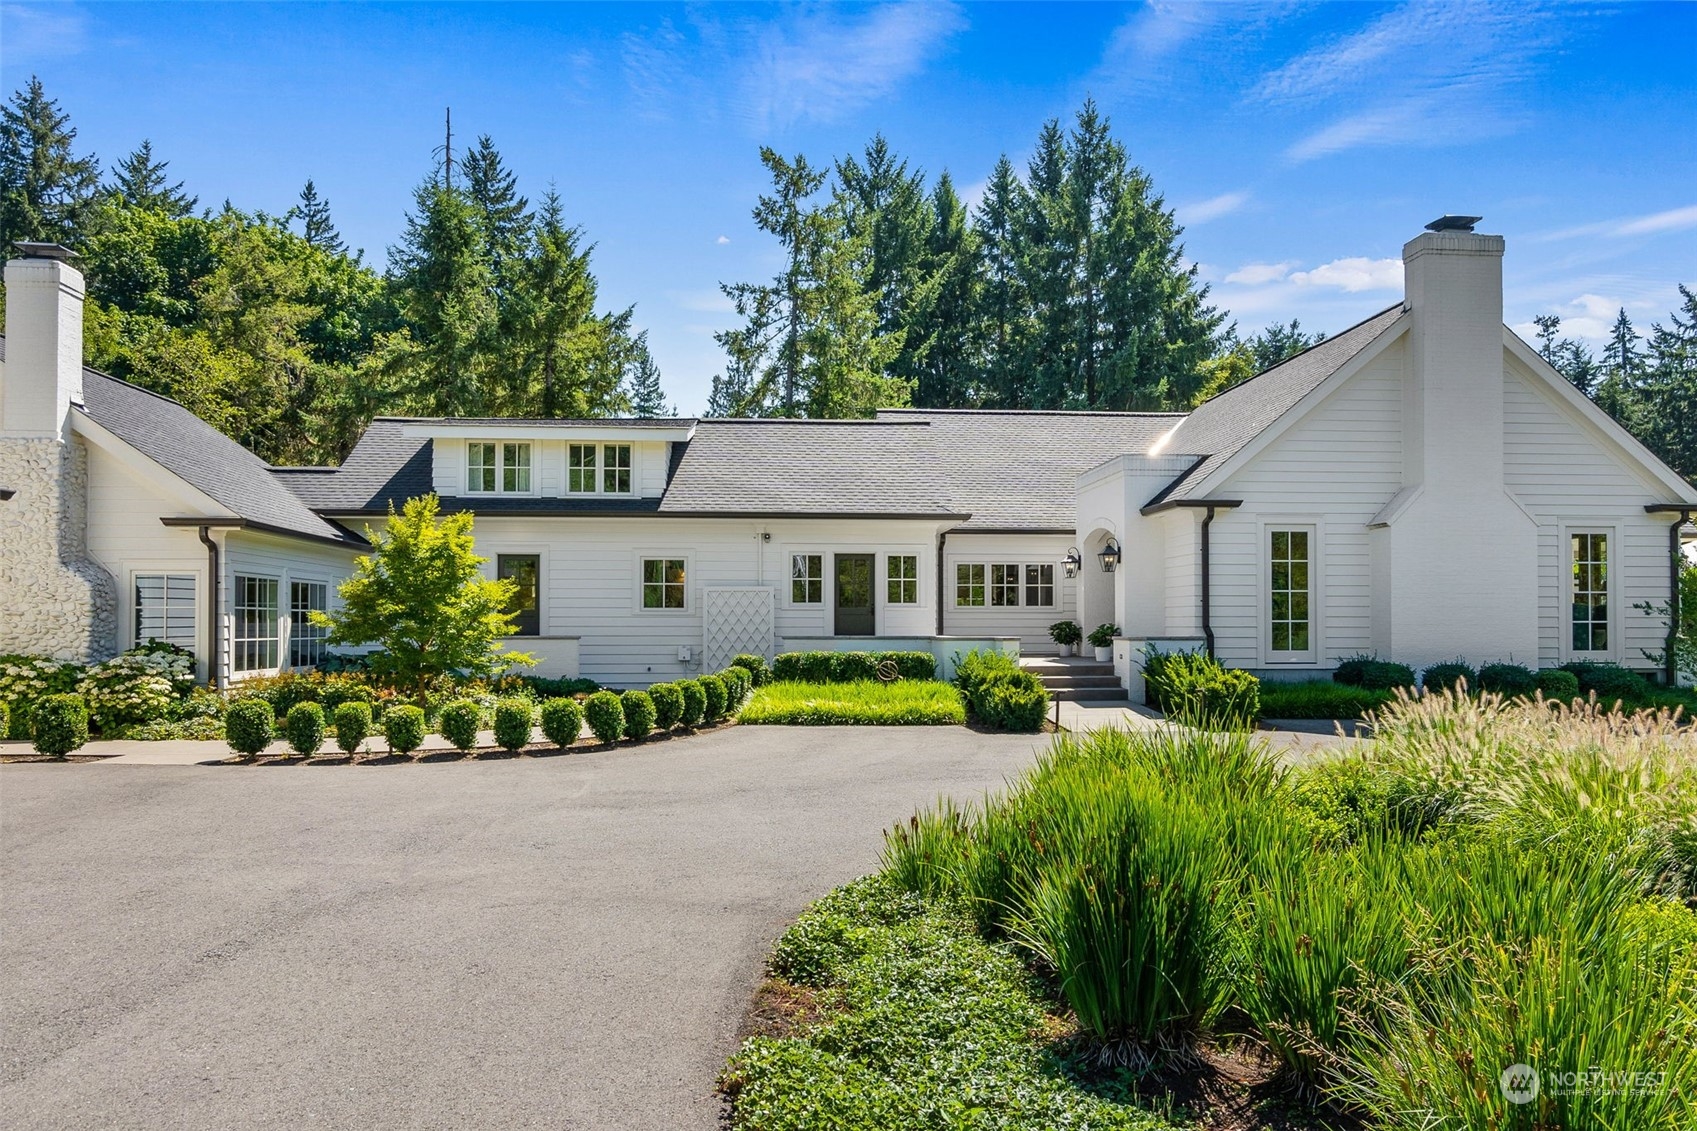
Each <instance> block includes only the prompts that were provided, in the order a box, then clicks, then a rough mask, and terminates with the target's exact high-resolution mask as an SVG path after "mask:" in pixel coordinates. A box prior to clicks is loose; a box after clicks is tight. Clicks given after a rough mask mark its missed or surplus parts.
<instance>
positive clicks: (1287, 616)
mask: <svg viewBox="0 0 1697 1131" xmlns="http://www.w3.org/2000/svg"><path fill="white" fill-rule="evenodd" d="M1267 533H1268V537H1269V540H1270V543H1271V544H1270V546H1269V549H1268V562H1269V571H1270V572H1269V577H1268V585H1267V592H1268V595H1269V603H1270V608H1269V610H1268V611H1269V618H1268V623H1269V625H1270V627H1271V633H1270V640H1269V646H1270V648H1271V650H1272V651H1274V652H1307V651H1309V650H1310V648H1311V643H1310V635H1311V624H1310V619H1309V595H1310V588H1309V567H1310V565H1311V559H1310V556H1309V550H1310V545H1309V544H1310V541H1311V538H1310V532H1309V531H1307V530H1270V531H1268V532H1267Z"/></svg>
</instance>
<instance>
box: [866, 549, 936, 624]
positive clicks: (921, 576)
mask: <svg viewBox="0 0 1697 1131" xmlns="http://www.w3.org/2000/svg"><path fill="white" fill-rule="evenodd" d="M878 556H879V558H880V559H881V560H880V562H879V565H880V567H881V569H882V573H883V580H884V594H883V596H884V600H883V602H882V605H892V606H894V607H895V608H898V609H916V608H919V607H920V606H921V605H923V604H924V603H925V565H924V558H923V556H922V555H921V554H920V553H919V551H917V550H915V551H913V552H911V553H903V552H901V551H893V552H890V553H885V554H880V555H878ZM891 558H912V559H913V600H911V601H892V600H890V599H889V598H890V559H891Z"/></svg>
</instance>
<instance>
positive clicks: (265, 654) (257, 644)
mask: <svg viewBox="0 0 1697 1131" xmlns="http://www.w3.org/2000/svg"><path fill="white" fill-rule="evenodd" d="M230 611H231V613H232V614H233V618H234V620H235V631H234V632H233V633H232V634H231V637H230V645H231V649H232V650H233V651H234V653H235V669H236V671H238V672H262V671H270V670H272V669H273V668H275V667H276V666H277V647H278V643H279V641H278V629H279V628H280V626H281V618H280V617H279V616H278V615H277V579H276V578H275V577H250V576H248V575H246V574H240V573H238V574H236V587H235V594H234V599H233V601H232V605H231V610H230Z"/></svg>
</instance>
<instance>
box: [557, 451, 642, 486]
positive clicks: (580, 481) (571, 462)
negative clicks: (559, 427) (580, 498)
mask: <svg viewBox="0 0 1697 1131" xmlns="http://www.w3.org/2000/svg"><path fill="white" fill-rule="evenodd" d="M566 492H567V493H568V494H571V495H593V494H595V493H597V492H599V493H601V494H603V495H628V494H630V493H631V454H630V445H629V444H567V445H566Z"/></svg>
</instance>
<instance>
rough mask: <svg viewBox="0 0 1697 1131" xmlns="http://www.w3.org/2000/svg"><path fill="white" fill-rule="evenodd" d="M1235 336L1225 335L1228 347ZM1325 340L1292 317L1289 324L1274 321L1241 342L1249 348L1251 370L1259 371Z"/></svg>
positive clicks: (1324, 337) (1321, 335)
mask: <svg viewBox="0 0 1697 1131" xmlns="http://www.w3.org/2000/svg"><path fill="white" fill-rule="evenodd" d="M1235 337H1236V335H1235V334H1228V335H1227V339H1228V341H1227V344H1228V347H1229V345H1230V344H1231V341H1232V340H1234V339H1235ZM1325 340H1326V335H1325V334H1323V333H1314V334H1310V333H1308V332H1307V331H1305V330H1303V328H1302V322H1301V321H1300V320H1298V319H1295V318H1292V319H1291V320H1290V324H1289V325H1286V324H1285V323H1283V322H1275V323H1273V324H1272V325H1271V326H1268V327H1266V328H1265V329H1263V330H1261V331H1260V332H1259V333H1257V334H1255V335H1254V336H1253V337H1250V338H1247V339H1245V340H1244V343H1243V344H1244V346H1245V347H1247V348H1248V350H1249V357H1250V360H1251V362H1252V364H1253V365H1254V370H1253V372H1255V373H1261V372H1264V371H1266V370H1268V369H1271V368H1272V367H1273V366H1275V365H1277V364H1278V363H1279V362H1281V361H1284V360H1286V359H1287V358H1291V357H1295V356H1296V355H1297V354H1299V353H1301V352H1302V351H1303V350H1306V349H1312V348H1313V347H1314V346H1317V345H1319V344H1320V343H1321V342H1323V341H1325Z"/></svg>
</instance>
